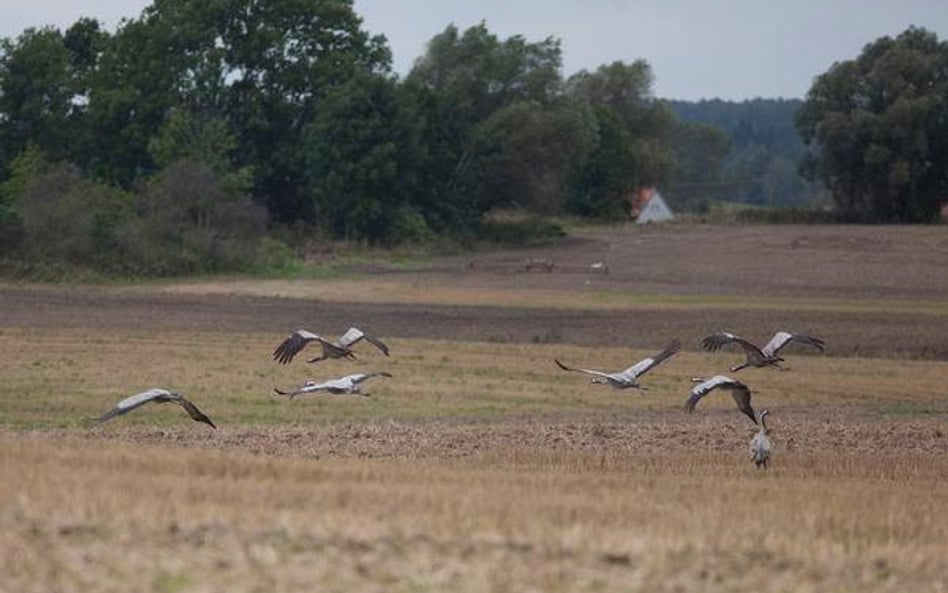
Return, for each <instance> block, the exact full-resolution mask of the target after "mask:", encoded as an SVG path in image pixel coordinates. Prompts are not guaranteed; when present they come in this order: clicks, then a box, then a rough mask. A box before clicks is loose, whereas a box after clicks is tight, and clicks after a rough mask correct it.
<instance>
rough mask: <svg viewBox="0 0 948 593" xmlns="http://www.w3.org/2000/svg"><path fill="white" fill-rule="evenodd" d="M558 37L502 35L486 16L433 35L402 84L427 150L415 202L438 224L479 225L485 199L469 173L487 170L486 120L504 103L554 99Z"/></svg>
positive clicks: (474, 174) (557, 85) (557, 81)
mask: <svg viewBox="0 0 948 593" xmlns="http://www.w3.org/2000/svg"><path fill="white" fill-rule="evenodd" d="M561 59H562V57H561V50H560V44H559V41H558V40H556V39H553V38H547V39H545V40H543V41H540V42H536V43H530V42H527V41H526V40H525V39H524V38H523V37H521V36H513V37H510V38H508V39H505V40H502V39H500V38H498V37H497V36H496V35H494V34H492V33H490V32H489V31H488V29H487V27H486V26H485V25H484V23H481V24H479V25H475V26H473V27H470V28H469V29H467V30H465V31H464V32H463V33H461V32H459V31H458V29H457V27H455V26H454V25H451V26H448V27H447V28H446V29H445V30H444V31H443V32H442V33H440V34H438V35H436V36H435V37H434V38H432V40H431V41H430V42H429V44H428V47H427V51H426V52H425V54H424V55H422V56H421V57H420V58H419V59H418V60H417V61H416V63H415V66H414V67H413V68H412V71H411V72H410V73H409V74H408V76H407V77H406V79H405V81H404V83H403V92H404V93H405V94H406V95H408V96H407V97H406V99H405V102H406V104H413V105H414V106H415V107H414V108H415V109H416V113H417V116H416V120H417V121H418V123H419V125H418V134H419V143H420V145H421V146H422V147H423V149H424V152H423V154H422V155H421V157H420V159H419V160H418V162H417V169H416V175H417V180H418V190H419V194H418V195H417V198H416V203H417V204H419V205H420V206H421V208H422V209H423V211H424V212H425V213H426V216H429V217H431V218H433V219H434V220H437V221H439V226H440V225H446V226H449V227H452V228H455V227H470V226H471V225H474V224H477V222H478V221H479V220H480V217H481V214H482V213H483V205H479V204H477V203H476V199H477V198H476V196H473V195H472V193H471V191H470V190H471V185H470V184H471V180H472V179H476V178H477V177H478V172H479V171H483V170H484V168H483V163H480V162H478V160H477V159H478V158H480V157H481V156H485V151H484V150H482V149H483V147H484V143H483V137H482V136H481V137H479V134H480V133H481V132H479V130H480V129H481V126H482V125H483V124H484V123H485V122H487V121H488V120H489V119H490V118H491V116H493V115H494V114H495V113H497V112H498V111H499V110H501V109H503V108H505V107H508V106H511V105H513V104H515V103H519V102H524V101H531V102H534V103H537V104H539V105H543V106H546V105H550V104H551V103H552V102H553V101H555V100H556V99H557V96H558V94H559V88H560V85H561V82H562V81H561V78H560V74H559V71H560V66H561Z"/></svg>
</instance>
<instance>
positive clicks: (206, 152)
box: [0, 0, 836, 274]
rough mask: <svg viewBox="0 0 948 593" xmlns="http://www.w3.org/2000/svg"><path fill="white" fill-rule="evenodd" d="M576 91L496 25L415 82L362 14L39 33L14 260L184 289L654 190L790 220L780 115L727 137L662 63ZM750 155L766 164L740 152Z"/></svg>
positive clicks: (10, 226)
mask: <svg viewBox="0 0 948 593" xmlns="http://www.w3.org/2000/svg"><path fill="white" fill-rule="evenodd" d="M561 71H562V55H561V47H560V42H559V41H558V40H557V39H555V38H552V37H550V38H547V39H543V40H540V41H528V40H526V39H525V38H523V37H522V36H512V37H509V38H507V39H502V38H499V37H497V36H496V35H494V34H493V33H491V32H490V31H489V30H488V28H487V27H486V25H485V24H483V23H482V24H479V25H476V26H473V27H470V28H468V29H467V30H464V31H461V30H459V29H458V28H457V27H455V26H453V25H451V26H448V27H446V28H445V30H444V31H443V32H441V33H439V34H438V35H436V36H435V37H433V38H432V39H431V40H430V42H429V44H428V46H427V49H426V51H425V52H424V53H423V54H422V55H421V56H420V57H419V58H418V59H417V60H416V62H415V65H414V67H413V68H412V69H411V71H410V72H409V73H408V74H407V75H406V76H404V77H403V78H399V77H398V76H396V75H394V74H393V72H392V70H391V55H390V51H389V49H388V47H387V44H386V40H385V38H384V37H382V36H371V35H369V34H368V33H367V32H366V31H364V30H363V29H362V27H361V20H360V19H359V17H358V15H357V14H356V13H355V12H354V10H353V6H352V2H351V0H304V1H300V0H274V1H272V2H267V3H261V2H254V1H253V0H213V1H212V2H201V3H197V2H188V1H185V0H156V1H155V2H154V3H153V4H151V5H150V6H148V7H147V8H146V9H145V10H144V11H143V12H142V14H141V15H140V17H138V18H136V19H132V20H126V21H123V22H122V23H121V24H120V25H119V27H118V28H117V30H116V31H115V32H109V31H106V30H104V29H103V28H102V26H101V25H100V23H98V22H97V21H96V20H94V19H80V20H79V21H77V22H76V23H74V24H73V25H71V26H70V27H68V28H67V29H65V30H64V31H61V30H59V29H56V28H53V27H45V28H39V29H27V30H25V31H24V32H23V33H21V34H20V35H19V36H18V37H17V38H15V39H4V40H2V42H0V247H2V248H3V250H4V253H15V254H16V255H17V257H19V258H21V259H25V260H32V261H47V262H63V263H66V264H81V265H91V266H93V267H96V268H100V269H106V270H110V271H113V270H114V271H117V272H120V273H135V274H172V273H182V272H196V271H215V270H222V269H233V268H236V267H241V266H246V265H247V263H248V262H251V261H254V260H255V258H259V257H261V247H262V248H263V249H262V252H263V253H264V256H266V255H267V254H269V255H273V254H276V255H279V254H280V253H282V251H283V248H282V247H281V244H282V243H284V242H287V241H289V242H291V243H292V242H293V241H294V239H295V238H299V237H307V236H312V235H314V234H316V235H318V236H320V237H327V238H346V239H353V240H359V241H370V242H376V243H383V244H394V243H403V242H412V241H428V240H430V239H432V238H433V237H435V236H436V235H439V234H451V235H454V236H466V235H471V234H476V233H478V232H479V231H481V230H482V228H483V225H484V221H485V215H486V214H488V213H490V212H492V211H495V210H497V209H501V208H516V209H519V210H522V211H524V212H529V213H533V214H536V215H550V214H562V213H568V214H573V215H577V216H584V217H596V218H602V219H615V218H617V217H623V216H625V215H626V212H627V209H628V199H629V197H630V196H631V195H632V194H633V193H634V192H635V190H636V189H638V188H640V187H643V186H650V185H659V186H666V185H667V186H668V187H669V188H674V187H682V188H687V187H701V186H702V184H703V185H704V186H706V187H713V186H714V184H719V186H721V184H722V183H723V184H726V183H733V184H735V187H739V188H741V191H742V192H744V193H743V194H741V193H740V192H734V193H735V195H739V196H743V199H750V200H752V201H753V200H757V201H764V202H766V203H771V204H777V203H783V202H784V201H786V199H785V196H783V195H782V194H780V193H779V192H778V191H776V190H773V187H777V186H779V187H783V185H781V184H783V183H784V181H785V180H786V179H789V178H791V177H792V176H793V175H794V174H795V171H792V172H791V171H790V169H792V167H791V166H790V165H788V164H787V163H786V162H785V161H779V162H778V163H777V164H776V165H774V162H775V159H774V158H773V157H772V155H773V154H775V153H777V152H779V153H780V154H781V155H783V154H784V153H783V152H781V151H784V149H785V146H783V144H784V141H783V140H780V141H779V142H777V144H778V145H779V146H776V145H768V144H767V143H766V142H761V143H757V141H758V140H759V138H757V137H756V136H755V134H757V133H758V131H759V130H758V128H764V127H766V126H768V125H770V126H773V123H772V122H773V121H777V120H779V121H783V120H782V119H780V118H781V117H783V115H781V116H780V117H776V119H775V116H774V115H773V114H772V113H769V112H767V110H766V109H763V110H762V111H761V112H760V115H755V114H754V113H752V114H751V115H750V116H748V117H745V118H744V119H745V123H746V124H747V126H745V128H746V129H744V128H740V129H734V130H731V129H728V128H727V127H726V126H725V127H724V129H722V127H721V123H717V122H711V123H708V122H706V121H705V122H702V121H695V120H694V119H689V118H688V117H686V116H682V115H680V114H682V113H683V109H682V106H681V105H680V104H679V105H678V109H677V112H678V113H677V114H676V108H675V105H673V104H670V103H669V102H666V101H662V100H659V99H657V98H656V97H655V96H654V94H653V91H652V83H653V73H652V71H651V68H650V67H649V65H648V64H647V63H646V62H645V61H643V60H636V61H634V62H631V63H626V62H614V63H612V64H606V65H603V66H601V67H599V68H597V69H595V70H593V71H580V72H578V73H575V74H573V75H571V76H569V77H564V76H563V75H562V74H561ZM764 107H767V105H764ZM782 107H784V106H783V105H778V108H782ZM783 113H784V112H783V111H781V114H783ZM806 113H810V112H806ZM807 117H809V119H806V118H804V119H805V120H806V121H811V120H813V119H814V117H815V116H813V115H812V114H811V115H809V116H807ZM765 120H770V121H771V123H770V124H767V123H762V122H764V121H765ZM801 121H803V120H801ZM715 123H717V125H714V124H715ZM725 130H726V131H725ZM807 130H809V128H807ZM777 132H778V131H775V133H777ZM784 133H785V130H783V129H782V128H781V129H780V130H779V134H778V135H780V137H781V138H782V137H783V136H782V135H783V134H784ZM745 136H746V137H751V138H755V140H753V142H754V143H755V144H754V146H756V147H757V150H758V153H763V154H764V155H765V156H764V157H761V156H759V155H758V156H756V157H755V156H754V155H753V154H750V153H747V154H744V156H739V157H735V156H734V153H733V151H732V148H733V146H742V142H743V140H742V138H744V137H745ZM811 136H812V135H811ZM811 136H806V135H805V136H804V137H805V138H810V137H811ZM819 141H820V142H822V141H823V140H822V138H820V139H819ZM798 149H799V146H796V147H795V148H794V149H793V150H798ZM787 158H790V156H787ZM761 163H763V164H761ZM775 170H776V171H778V172H781V171H782V173H785V177H784V181H780V179H781V178H780V176H779V175H773V174H772V173H773V171H775ZM811 170H814V171H815V170H816V168H814V167H811ZM762 171H763V172H764V173H770V174H771V176H770V180H771V181H769V182H768V183H770V184H771V189H770V190H760V191H759V192H758V194H759V195H763V196H764V197H763V198H760V197H754V196H755V195H758V194H754V193H753V188H752V187H751V186H752V185H753V182H755V180H757V181H758V182H759V178H760V177H761V175H762ZM775 180H776V181H775ZM741 184H743V185H741ZM829 186H830V187H832V188H835V187H836V186H835V185H834V184H833V183H832V182H831V183H829ZM749 188H750V189H749ZM810 189H811V188H808V187H807V186H805V185H800V186H795V187H794V188H793V189H790V190H788V192H787V193H788V194H790V195H791V196H792V197H791V198H790V199H793V200H799V199H801V196H804V195H806V194H807V192H809V191H810ZM768 191H769V193H767V192H768ZM834 191H835V189H834ZM761 192H763V193H761ZM672 194H673V195H672V196H671V197H672V201H673V203H674V194H675V192H674V191H672ZM681 196H682V199H681V200H680V205H683V206H685V205H688V199H689V198H688V194H687V192H682V193H681ZM748 196H749V197H748Z"/></svg>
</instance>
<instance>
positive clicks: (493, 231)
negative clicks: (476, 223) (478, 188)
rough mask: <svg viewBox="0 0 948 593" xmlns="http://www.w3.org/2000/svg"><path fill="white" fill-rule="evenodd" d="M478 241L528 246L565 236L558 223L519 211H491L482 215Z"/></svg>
mask: <svg viewBox="0 0 948 593" xmlns="http://www.w3.org/2000/svg"><path fill="white" fill-rule="evenodd" d="M478 236H479V238H480V239H483V240H486V241H491V242H495V243H503V244H506V245H530V244H533V243H541V242H544V241H550V240H552V239H558V238H561V237H565V236H566V231H565V230H564V229H563V227H562V225H560V224H559V223H558V222H556V221H553V220H550V219H548V218H544V217H542V216H538V215H536V214H532V213H528V212H524V211H519V210H514V211H511V210H500V211H491V212H488V213H487V214H485V215H484V219H483V220H482V221H481V225H480V229H479V233H478Z"/></svg>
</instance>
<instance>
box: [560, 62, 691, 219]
mask: <svg viewBox="0 0 948 593" xmlns="http://www.w3.org/2000/svg"><path fill="white" fill-rule="evenodd" d="M566 84H567V92H568V93H569V95H570V96H571V97H573V98H574V99H577V100H582V101H586V102H588V103H589V104H590V105H592V106H593V107H594V109H595V114H596V119H597V122H598V128H599V134H600V140H599V144H598V146H597V147H596V148H594V150H593V153H592V156H591V158H590V159H588V161H587V164H586V166H585V169H584V170H582V171H580V172H579V173H578V174H577V175H576V176H575V178H574V183H573V187H572V190H571V191H572V198H571V200H570V208H571V209H572V210H573V211H574V212H577V213H579V214H585V215H596V216H605V217H614V216H616V214H617V213H619V212H623V211H627V210H628V205H627V203H628V199H629V198H630V197H631V195H632V194H633V193H634V192H635V190H637V189H639V188H641V187H645V186H651V185H659V184H662V183H664V182H665V181H667V180H668V179H669V178H670V176H671V173H672V168H673V155H672V152H671V150H670V146H669V138H668V134H669V132H670V130H671V128H672V125H673V123H674V115H673V114H672V112H671V111H670V110H669V108H668V107H667V106H666V105H665V104H664V103H663V102H661V101H658V100H656V99H655V97H654V96H653V94H652V89H651V87H652V72H651V68H650V67H649V65H648V64H647V63H646V62H644V61H643V60H638V61H636V62H633V63H632V64H626V63H623V62H614V63H612V64H609V65H605V66H600V67H599V68H598V69H597V70H596V71H595V72H587V71H585V70H583V71H580V72H578V73H577V74H575V75H573V76H571V77H570V79H569V80H568V81H567V83H566Z"/></svg>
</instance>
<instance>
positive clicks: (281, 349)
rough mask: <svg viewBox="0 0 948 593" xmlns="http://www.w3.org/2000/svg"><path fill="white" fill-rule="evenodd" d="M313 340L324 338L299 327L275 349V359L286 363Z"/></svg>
mask: <svg viewBox="0 0 948 593" xmlns="http://www.w3.org/2000/svg"><path fill="white" fill-rule="evenodd" d="M313 340H322V338H320V337H319V336H318V335H316V334H314V333H313V332H310V331H306V330H305V329H298V330H296V331H295V332H293V333H292V334H290V335H289V336H288V337H287V338H286V339H285V340H283V342H281V343H280V345H279V346H277V347H276V349H275V350H274V351H273V360H276V361H278V362H279V363H280V364H286V363H288V362H290V361H291V360H293V357H294V356H296V355H297V354H298V353H299V351H300V350H302V349H303V348H305V347H306V345H307V344H309V343H310V342H312V341H313Z"/></svg>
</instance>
